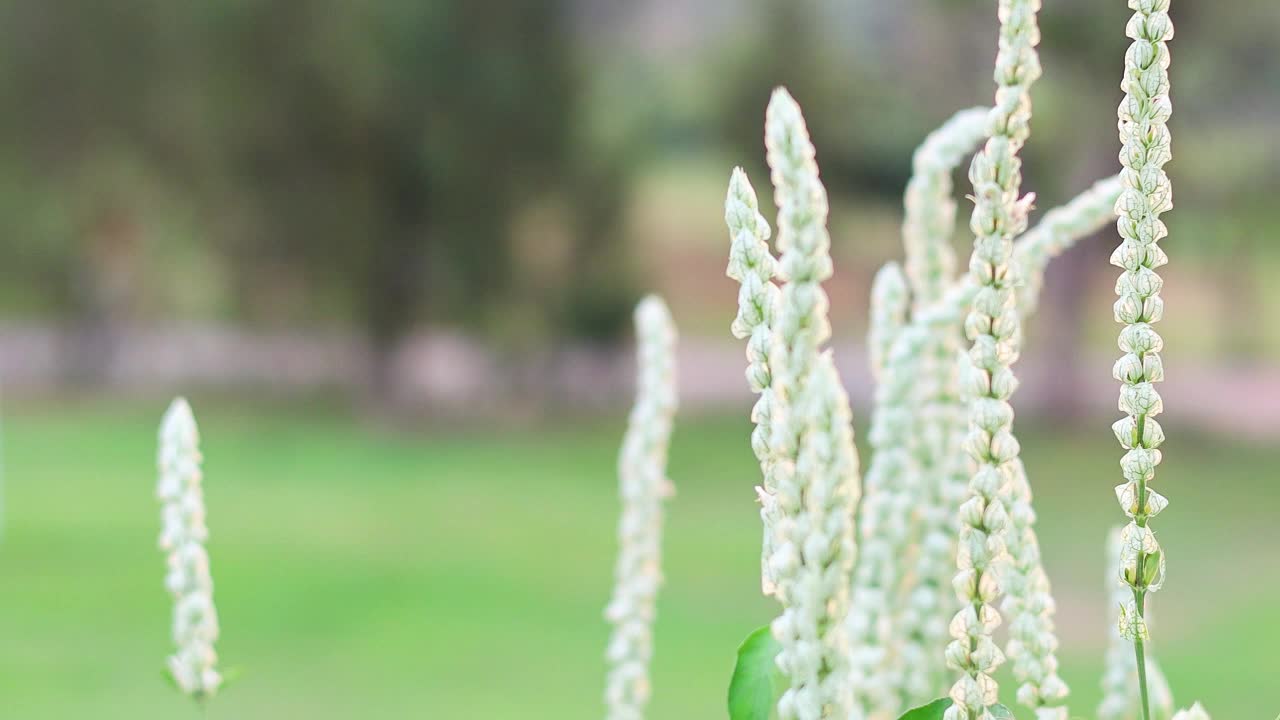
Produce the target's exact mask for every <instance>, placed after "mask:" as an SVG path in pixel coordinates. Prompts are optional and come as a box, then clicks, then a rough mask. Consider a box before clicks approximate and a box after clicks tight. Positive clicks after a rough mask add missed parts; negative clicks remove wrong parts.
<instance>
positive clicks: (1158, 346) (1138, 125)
mask: <svg viewBox="0 0 1280 720" xmlns="http://www.w3.org/2000/svg"><path fill="white" fill-rule="evenodd" d="M1129 7H1130V8H1131V9H1132V10H1133V11H1134V14H1133V17H1132V18H1131V19H1130V21H1129V24H1128V27H1127V28H1126V33H1127V34H1128V36H1129V37H1130V38H1132V39H1133V43H1132V45H1130V46H1129V50H1128V52H1126V53H1125V71H1124V81H1123V82H1122V83H1121V87H1122V89H1123V90H1124V92H1125V96H1124V99H1123V100H1122V101H1121V103H1120V107H1119V110H1118V115H1119V128H1120V142H1121V144H1122V146H1123V147H1122V149H1121V151H1120V163H1121V164H1122V165H1123V166H1124V168H1123V169H1122V170H1121V172H1120V180H1121V183H1122V184H1123V188H1124V189H1123V190H1122V192H1121V194H1120V198H1119V200H1117V201H1116V214H1117V215H1118V216H1119V220H1118V221H1117V223H1116V226H1117V228H1118V229H1119V231H1120V237H1121V238H1122V241H1121V243H1120V246H1119V247H1118V248H1116V251H1115V252H1114V253H1113V254H1112V255H1111V263H1112V264H1113V265H1116V266H1118V267H1120V268H1122V269H1123V272H1121V274H1120V277H1119V279H1118V280H1117V281H1116V294H1117V295H1119V299H1118V300H1117V301H1116V303H1115V307H1114V310H1115V319H1116V322H1119V323H1121V324H1123V325H1124V326H1125V327H1124V329H1123V330H1121V332H1120V343H1119V344H1120V349H1121V351H1122V352H1123V353H1124V355H1123V356H1122V357H1121V358H1120V360H1118V361H1117V362H1116V364H1115V368H1114V371H1113V374H1114V376H1115V378H1116V380H1118V381H1120V382H1121V383H1122V385H1121V388H1120V402H1119V407H1120V411H1121V412H1123V413H1124V414H1125V417H1124V418H1123V419H1121V420H1119V421H1118V422H1116V424H1115V425H1114V426H1112V429H1113V430H1114V431H1115V435H1116V438H1117V439H1118V440H1119V441H1120V445H1121V446H1122V447H1123V448H1124V449H1125V451H1126V452H1125V455H1124V457H1123V458H1122V459H1121V461H1120V466H1121V470H1122V472H1123V475H1124V480H1125V482H1124V483H1123V484H1121V485H1119V486H1118V487H1117V488H1116V497H1117V499H1118V500H1119V501H1120V507H1121V508H1122V509H1123V510H1124V513H1125V514H1126V515H1128V516H1129V518H1130V520H1131V522H1130V523H1129V525H1128V526H1126V527H1125V529H1124V531H1123V533H1122V535H1121V540H1120V545H1121V548H1120V574H1121V578H1122V579H1123V580H1124V582H1125V584H1127V585H1128V586H1129V587H1130V588H1132V590H1133V597H1132V598H1130V599H1129V600H1127V601H1126V603H1125V605H1124V607H1123V609H1122V610H1121V613H1120V620H1119V623H1120V630H1121V633H1122V634H1123V635H1124V636H1125V637H1126V638H1127V639H1129V640H1132V641H1134V642H1135V643H1138V644H1141V643H1142V642H1143V641H1145V640H1146V638H1147V626H1146V621H1145V619H1144V617H1143V604H1144V601H1145V597H1146V595H1147V593H1151V592H1155V591H1157V590H1159V589H1160V585H1161V584H1162V583H1163V582H1164V567H1165V556H1164V553H1163V552H1162V551H1161V549H1160V544H1159V543H1158V542H1156V537H1155V532H1154V531H1153V530H1152V529H1151V528H1150V527H1149V526H1148V521H1149V520H1150V519H1151V518H1152V517H1153V516H1155V515H1157V514H1159V513H1160V511H1162V510H1164V508H1165V506H1166V505H1168V501H1167V500H1166V499H1165V498H1164V496H1162V495H1160V494H1159V493H1157V492H1156V491H1154V490H1152V489H1151V487H1150V483H1151V481H1153V480H1154V479H1155V469H1156V466H1157V465H1159V464H1160V450H1159V449H1158V448H1159V447H1160V445H1161V443H1163V442H1164V431H1163V430H1162V429H1161V428H1160V424H1159V423H1158V422H1157V421H1156V420H1155V416H1156V415H1159V414H1160V412H1161V411H1162V410H1163V409H1164V403H1163V401H1162V400H1161V398H1160V394H1159V393H1158V392H1157V391H1156V389H1155V383H1157V382H1160V381H1161V380H1163V379H1164V366H1163V365H1162V363H1161V361H1160V351H1161V350H1162V349H1163V346H1164V341H1163V340H1162V339H1161V338H1160V335H1159V334H1158V333H1157V332H1156V331H1155V329H1154V328H1153V327H1152V325H1153V324H1154V323H1157V322H1159V321H1160V319H1161V318H1162V317H1163V315H1164V301H1163V300H1162V299H1161V298H1160V288H1161V286H1162V284H1163V281H1162V280H1161V279H1160V276H1159V275H1157V274H1156V272H1155V269H1156V268H1158V267H1160V266H1162V265H1164V264H1165V263H1167V262H1168V256H1166V255H1165V253H1164V251H1163V250H1162V249H1160V246H1159V244H1158V243H1159V242H1160V240H1162V239H1164V237H1165V236H1166V235H1168V230H1167V228H1166V227H1165V225H1164V223H1163V222H1162V221H1161V220H1160V215H1161V214H1163V213H1164V212H1165V211H1167V210H1169V209H1170V208H1171V207H1173V190H1172V186H1171V185H1170V183H1169V177H1168V175H1166V174H1165V172H1164V165H1165V163H1167V162H1168V161H1169V159H1170V157H1171V150H1170V142H1171V138H1170V134H1169V127H1168V125H1167V122H1168V120H1169V116H1170V114H1171V113H1172V105H1171V104H1170V102H1169V73H1168V68H1169V48H1168V45H1167V41H1168V40H1169V39H1170V38H1172V37H1173V24H1172V23H1171V22H1170V21H1169V13H1168V10H1169V0H1129Z"/></svg>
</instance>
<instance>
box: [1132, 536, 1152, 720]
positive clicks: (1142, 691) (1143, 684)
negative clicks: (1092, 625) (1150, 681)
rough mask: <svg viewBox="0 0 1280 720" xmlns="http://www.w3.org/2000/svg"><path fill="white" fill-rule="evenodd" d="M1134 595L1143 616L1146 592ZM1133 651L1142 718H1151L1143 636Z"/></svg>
mask: <svg viewBox="0 0 1280 720" xmlns="http://www.w3.org/2000/svg"><path fill="white" fill-rule="evenodd" d="M1138 564H1139V567H1141V564H1142V563H1141V560H1139V563H1138ZM1133 596H1134V600H1135V602H1136V603H1137V607H1138V616H1139V617H1141V616H1142V614H1143V607H1142V606H1143V604H1144V602H1143V601H1144V600H1145V593H1140V592H1139V591H1137V590H1135V591H1134V593H1133ZM1133 652H1134V654H1135V655H1136V656H1137V658H1138V691H1139V695H1140V696H1141V704H1142V720H1151V700H1150V697H1149V695H1148V692H1147V653H1146V643H1145V642H1143V640H1142V638H1138V639H1136V640H1134V641H1133Z"/></svg>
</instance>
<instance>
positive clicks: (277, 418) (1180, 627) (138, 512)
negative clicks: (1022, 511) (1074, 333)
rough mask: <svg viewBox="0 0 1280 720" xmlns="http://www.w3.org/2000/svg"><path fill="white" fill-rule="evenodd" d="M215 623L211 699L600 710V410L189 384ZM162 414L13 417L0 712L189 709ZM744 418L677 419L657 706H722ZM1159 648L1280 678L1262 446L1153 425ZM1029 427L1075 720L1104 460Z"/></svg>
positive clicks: (291, 708) (743, 572) (1094, 589)
mask: <svg viewBox="0 0 1280 720" xmlns="http://www.w3.org/2000/svg"><path fill="white" fill-rule="evenodd" d="M193 400H194V405H195V409H196V414H197V418H198V419H199V420H200V422H201V428H202V431H203V436H204V444H205V455H206V458H207V461H206V470H207V481H206V482H207V485H206V488H207V497H208V502H209V505H210V508H209V513H210V518H209V523H210V527H211V531H212V534H213V539H212V542H211V547H210V551H211V554H212V559H213V569H214V574H215V579H216V582H217V600H218V607H219V611H220V614H221V620H222V628H223V639H222V642H221V643H220V650H221V652H222V656H223V658H224V661H225V663H226V664H227V665H229V666H240V667H241V668H242V669H243V676H242V677H241V678H240V679H239V680H238V681H237V682H236V683H235V684H234V685H232V686H231V687H230V688H228V689H227V690H226V692H225V693H224V694H223V695H220V696H219V697H218V698H217V699H216V700H215V701H214V703H213V704H212V706H211V708H210V713H209V716H210V717H211V718H226V719H227V720H233V719H234V720H255V719H258V718H262V719H266V718H272V719H273V720H275V719H278V718H289V717H308V718H335V719H336V718H344V719H346V718H356V717H359V718H405V717H411V718H419V717H421V718H442V719H449V720H452V719H454V718H457V719H460V720H469V719H470V718H502V719H505V718H520V719H522V720H541V719H544V718H545V719H547V720H552V719H554V720H577V719H582V720H586V719H588V718H598V717H600V714H601V711H600V708H601V703H600V700H599V696H600V688H601V685H602V681H603V678H602V662H601V656H602V653H603V648H604V644H605V636H606V626H605V624H604V622H603V620H602V618H601V609H602V608H603V606H604V604H605V601H606V600H607V597H608V594H609V589H610V583H611V573H612V560H613V553H614V536H613V532H614V519H615V511H616V500H615V488H614V476H613V472H614V468H613V465H614V453H615V447H616V443H617V440H618V437H619V434H620V432H621V422H620V421H609V422H597V423H576V424H570V425H565V426H556V427H551V428H544V429H540V430H522V431H501V432H498V433H497V434H496V435H495V436H493V437H489V436H488V434H487V433H486V432H484V431H482V430H480V429H470V430H468V429H450V430H441V429H438V428H437V429H434V430H430V429H417V430H399V431H395V430H390V429H387V428H385V427H381V426H377V425H374V424H370V423H366V422H362V421H360V420H358V419H354V418H351V417H348V416H346V415H344V414H342V413H337V412H332V411H329V410H326V409H324V408H320V407H310V406H292V407H287V408H269V407H265V406H254V409H253V410H234V409H231V408H230V407H229V406H227V405H222V404H209V403H206V402H203V401H202V398H200V397H195V398H193ZM162 410H163V408H162V407H160V406H158V405H157V406H155V407H141V406H140V405H139V404H137V403H131V404H125V405H123V406H120V405H109V404H104V403H93V404H89V405H85V406H69V405H36V404H31V405H26V404H19V405H16V406H11V407H9V408H8V409H7V412H6V416H5V418H4V420H5V426H4V432H5V435H4V443H5V447H4V453H5V477H4V485H5V487H4V491H5V511H4V512H5V518H4V522H5V527H4V536H3V539H0V707H2V708H3V712H2V713H0V715H3V716H4V717H6V718H8V717H13V718H21V719H22V720H42V719H44V718H49V719H58V720H62V719H65V718H94V719H95V720H109V719H116V718H118V719H121V720H124V719H128V720H148V719H149V718H166V719H172V718H183V717H190V718H197V717H199V713H198V712H197V710H196V709H195V708H194V707H191V706H189V704H188V703H186V702H185V701H184V700H182V699H181V698H179V697H177V695H176V693H175V692H174V691H173V690H172V689H171V688H169V687H168V686H167V684H166V683H165V681H164V680H163V679H162V678H161V671H160V668H161V667H162V663H163V659H164V656H165V654H166V653H167V652H168V649H169V647H168V646H169V640H168V612H169V605H168V598H167V596H166V595H165V593H164V591H163V589H162V587H161V574H162V558H161V556H160V554H159V552H158V551H157V550H156V548H155V535H156V532H157V518H156V504H155V500H154V498H153V496H152V490H153V481H154V478H153V475H154V472H153V461H152V456H153V452H154V447H153V444H154V436H155V421H156V420H157V419H158V417H159V415H160V412H161V411H162ZM748 431H749V428H748V425H747V422H746V420H745V419H741V420H739V419H731V420H729V419H701V420H698V419H692V420H690V419H685V420H683V422H681V423H680V425H679V427H678V429H677V438H676V443H675V447H674V448H673V451H672V464H671V475H672V477H673V478H674V479H675V481H676V483H677V485H678V487H679V491H678V495H677V497H676V498H675V499H674V500H673V502H672V504H671V506H670V513H669V517H668V535H667V544H666V556H667V562H666V580H667V582H666V586H665V588H664V591H663V595H662V600H661V606H660V608H659V614H660V617H659V624H658V628H657V648H656V652H657V658H656V663H655V667H654V690H655V698H654V701H653V705H652V712H651V713H650V717H652V718H655V719H658V720H695V719H698V720H703V719H705V720H710V719H712V718H723V717H725V711H724V700H723V698H724V690H725V686H726V683H727V681H728V677H729V671H730V666H731V662H732V657H733V652H734V649H735V647H736V646H737V643H738V642H739V641H740V640H741V639H742V637H743V636H745V635H746V634H747V633H748V632H749V631H750V630H751V629H752V628H754V627H755V626H757V625H760V624H762V623H763V622H765V621H767V620H768V619H769V617H770V616H771V613H772V611H773V608H772V606H771V604H770V602H768V601H766V600H765V599H763V598H761V597H760V596H759V591H758V577H757V575H758V569H759V561H758V543H759V527H758V518H757V515H756V509H755V505H754V497H753V493H752V489H751V488H752V485H753V484H754V483H755V482H756V477H757V471H756V468H755V465H754V460H753V458H752V457H751V454H750V450H749V448H748V445H747V439H746V437H747V433H748ZM1169 434H1170V441H1169V444H1168V447H1169V452H1168V453H1167V454H1166V463H1165V466H1164V467H1163V468H1162V470H1163V471H1164V472H1163V474H1162V475H1161V480H1160V482H1161V484H1162V488H1163V491H1164V492H1165V493H1166V494H1167V495H1168V496H1169V497H1170V499H1171V501H1172V503H1173V504H1172V505H1171V507H1170V508H1169V510H1168V511H1166V513H1165V514H1163V515H1161V516H1160V518H1159V519H1158V520H1157V521H1156V523H1155V525H1156V527H1157V528H1158V529H1159V530H1160V532H1161V538H1162V541H1163V542H1164V544H1165V546H1166V548H1167V550H1168V553H1169V558H1170V560H1169V567H1170V571H1169V580H1168V583H1167V587H1166V589H1165V590H1164V591H1163V592H1161V593H1160V594H1158V595H1157V596H1156V597H1155V600H1154V603H1153V604H1154V606H1155V608H1156V610H1155V612H1156V614H1157V616H1158V617H1157V619H1156V621H1155V627H1154V631H1155V641H1154V643H1153V645H1154V651H1155V653H1156V654H1157V655H1158V656H1159V658H1160V660H1161V662H1162V664H1163V665H1164V667H1165V669H1166V671H1167V672H1168V673H1169V675H1170V677H1171V680H1172V682H1173V685H1174V689H1175V692H1176V693H1177V694H1178V697H1179V700H1180V701H1182V702H1185V703H1189V702H1190V701H1191V700H1194V699H1197V698H1198V699H1203V700H1204V701H1205V702H1206V704H1207V705H1208V707H1209V709H1210V711H1211V712H1213V713H1214V715H1215V716H1216V717H1219V718H1228V719H1230V718H1268V719H1269V718H1271V717H1273V716H1274V715H1275V713H1276V711H1277V710H1280V687H1277V685H1276V684H1275V683H1274V682H1269V681H1270V680H1271V679H1272V677H1273V676H1274V674H1275V668H1276V667H1277V666H1280V660H1277V658H1276V654H1277V653H1276V650H1275V649H1276V648H1280V622H1278V621H1277V619H1276V617H1275V615H1276V609H1277V607H1278V601H1277V591H1280V578H1278V577H1277V576H1276V572H1275V568H1276V567H1277V564H1276V561H1275V558H1274V551H1275V550H1276V548H1278V547H1280V528H1277V526H1276V524H1275V523H1273V522H1272V516H1273V514H1274V508H1275V506H1276V502H1277V499H1278V498H1280V491H1277V490H1276V489H1275V485H1274V482H1273V477H1274V473H1273V471H1272V470H1271V468H1273V467H1275V466H1276V464H1277V460H1280V451H1277V450H1276V449H1266V448H1256V447H1247V446H1237V445H1234V444H1231V443H1228V442H1226V441H1223V440H1220V439H1215V438H1202V437H1184V436H1183V434H1182V433H1179V432H1178V431H1177V429H1176V426H1175V427H1170V433H1169ZM1047 437H1048V436H1047V434H1046V432H1045V430H1044V429H1036V431H1034V432H1029V433H1028V434H1027V438H1026V442H1025V446H1026V452H1025V456H1026V458H1027V462H1028V466H1029V468H1030V471H1031V473H1032V478H1033V483H1034V484H1035V487H1036V490H1037V493H1038V505H1037V507H1038V510H1039V512H1040V514H1041V526H1042V542H1043V544H1044V549H1045V555H1046V558H1047V561H1048V563H1049V565H1050V572H1051V575H1052V577H1053V580H1054V583H1055V587H1056V589H1057V592H1058V596H1059V602H1060V604H1061V606H1062V607H1061V610H1060V618H1061V620H1060V624H1062V625H1064V626H1068V628H1067V629H1065V630H1064V632H1063V635H1064V638H1065V639H1064V643H1065V648H1064V653H1063V654H1064V664H1065V671H1066V676H1067V680H1068V682H1070V683H1072V685H1073V687H1074V689H1075V694H1076V697H1077V698H1078V700H1077V702H1076V704H1075V706H1074V707H1075V714H1077V715H1091V714H1092V707H1093V703H1094V701H1095V700H1096V697H1097V690H1096V686H1097V672H1098V668H1097V658H1098V657H1100V656H1101V648H1102V645H1103V642H1104V633H1105V630H1106V629H1105V627H1104V626H1103V621H1102V620H1101V619H1100V618H1101V617H1102V616H1103V613H1104V607H1103V590H1102V588H1101V578H1100V575H1101V567H1102V562H1103V559H1102V557H1101V553H1102V544H1103V541H1104V535H1105V530H1106V528H1107V527H1108V526H1109V525H1111V524H1112V523H1115V522H1116V521H1117V520H1118V518H1119V516H1120V514H1119V510H1118V509H1117V507H1116V504H1115V502H1114V500H1113V499H1112V495H1111V489H1110V488H1111V485H1113V484H1114V483H1115V482H1116V481H1117V472H1115V468H1116V460H1117V458H1118V457H1119V452H1118V450H1117V449H1116V448H1115V447H1113V445H1114V441H1113V440H1111V439H1110V433H1109V432H1107V428H1106V425H1105V423H1103V424H1100V425H1099V427H1097V428H1095V429H1093V430H1091V431H1090V432H1089V433H1088V434H1082V433H1079V432H1075V433H1068V434H1067V436H1066V438H1065V439H1064V440H1060V441H1059V442H1056V443H1052V444H1051V443H1050V442H1048V441H1047Z"/></svg>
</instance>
